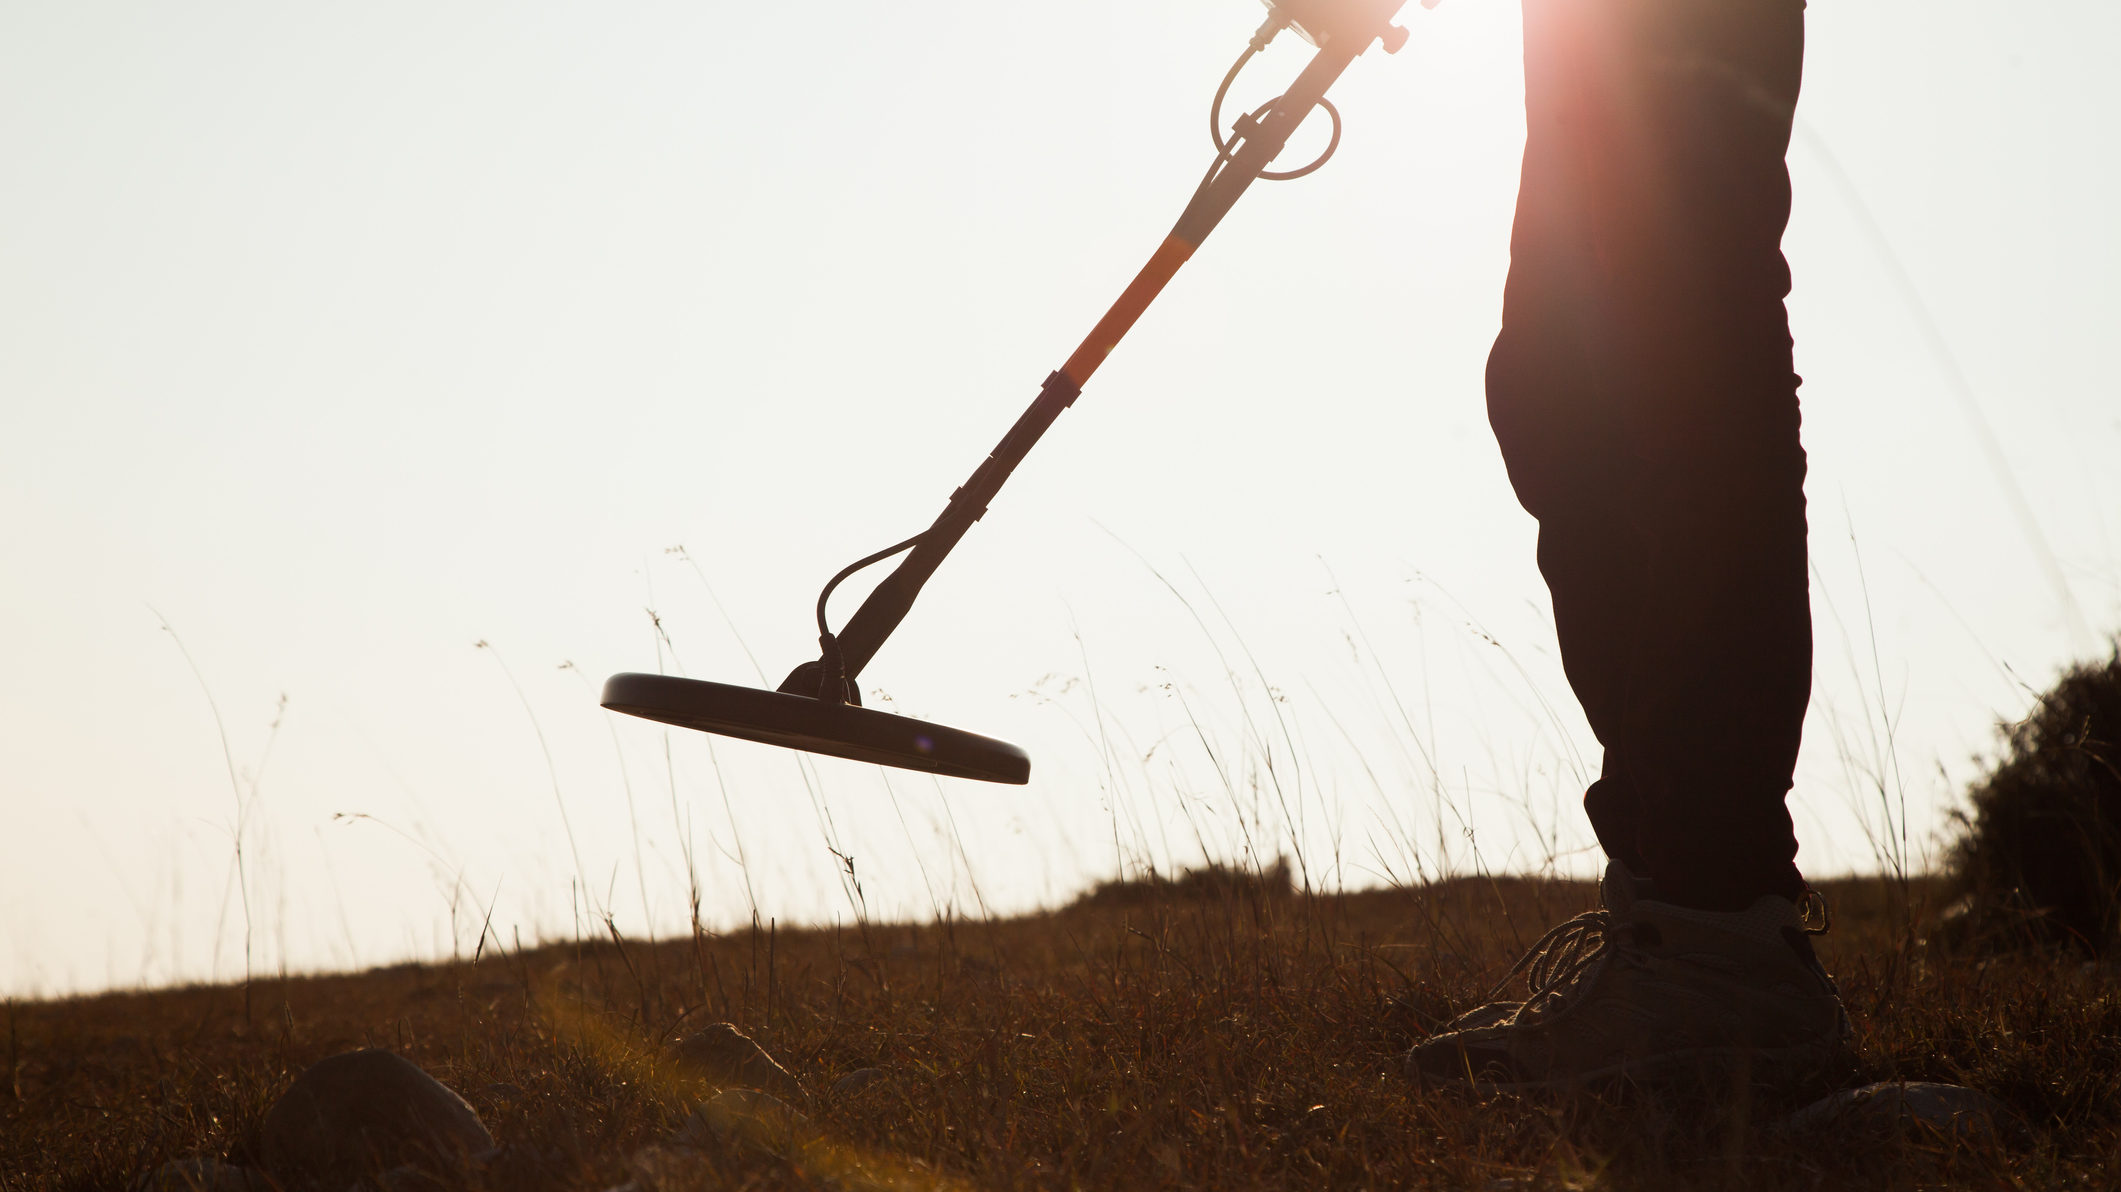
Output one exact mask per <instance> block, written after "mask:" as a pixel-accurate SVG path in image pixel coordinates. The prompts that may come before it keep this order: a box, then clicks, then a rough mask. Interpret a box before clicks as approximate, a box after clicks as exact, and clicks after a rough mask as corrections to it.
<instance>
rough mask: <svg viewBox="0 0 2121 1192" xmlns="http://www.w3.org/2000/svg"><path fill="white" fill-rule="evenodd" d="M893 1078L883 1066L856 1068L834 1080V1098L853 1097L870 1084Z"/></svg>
mask: <svg viewBox="0 0 2121 1192" xmlns="http://www.w3.org/2000/svg"><path fill="white" fill-rule="evenodd" d="M889 1079H891V1074H890V1073H889V1072H886V1071H884V1070H883V1069H882V1068H856V1069H855V1070H854V1071H852V1072H849V1073H847V1074H846V1075H845V1076H842V1077H840V1078H839V1079H838V1080H835V1081H833V1082H832V1096H833V1099H834V1100H843V1099H845V1098H847V1097H852V1096H854V1095H855V1094H856V1093H859V1092H861V1091H862V1090H863V1089H866V1088H868V1087H869V1086H870V1085H873V1084H877V1083H879V1082H880V1081H886V1080H889Z"/></svg>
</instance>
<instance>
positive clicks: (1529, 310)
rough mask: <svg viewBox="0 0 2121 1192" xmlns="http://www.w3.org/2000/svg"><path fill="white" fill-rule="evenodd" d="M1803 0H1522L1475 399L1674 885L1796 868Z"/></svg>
mask: <svg viewBox="0 0 2121 1192" xmlns="http://www.w3.org/2000/svg"><path fill="white" fill-rule="evenodd" d="M1803 8H1804V5H1803V2H1802V0H1524V40H1525V54H1524V57H1525V116H1526V125H1527V137H1526V141H1525V154H1524V174H1523V183H1522V189H1521V190H1520V192H1519V194H1518V199H1517V222H1516V225H1515V228H1514V230H1513V232H1512V235H1511V240H1510V276H1509V283H1508V287H1507V289H1506V290H1505V294H1504V300H1503V316H1502V334H1501V335H1500V336H1498V337H1497V339H1496V341H1495V348H1494V352H1493V353H1492V354H1491V355H1490V356H1489V358H1488V416H1489V420H1490V422H1492V423H1493V425H1494V428H1495V436H1496V438H1497V439H1498V440H1499V441H1500V442H1501V445H1502V451H1503V457H1504V460H1505V461H1506V462H1507V463H1508V465H1509V471H1510V481H1511V483H1512V484H1513V485H1514V486H1515V487H1516V490H1517V496H1518V499H1519V500H1520V501H1522V502H1523V504H1524V507H1525V508H1526V509H1528V510H1530V511H1531V513H1532V515H1533V516H1534V517H1537V518H1538V519H1539V568H1540V571H1541V572H1542V573H1544V574H1545V576H1546V579H1547V584H1548V586H1549V588H1550V589H1551V590H1552V593H1553V598H1554V619H1555V623H1556V628H1557V631H1558V632H1559V635H1560V638H1561V652H1562V661H1563V665H1564V667H1565V669H1566V670H1567V672H1568V676H1569V683H1570V685H1571V686H1573V687H1574V688H1575V690H1576V695H1577V698H1578V699H1580V700H1581V701H1582V703H1583V707H1584V711H1585V713H1586V714H1587V715H1588V716H1589V718H1590V722H1591V728H1592V730H1593V731H1595V732H1596V733H1597V734H1598V739H1599V741H1600V742H1601V743H1602V744H1603V745H1604V746H1605V765H1604V772H1603V774H1602V775H1601V776H1600V777H1599V779H1598V781H1597V782H1595V783H1593V784H1592V786H1591V789H1590V791H1589V793H1588V794H1586V795H1585V796H1584V806H1585V808H1586V810H1588V811H1589V813H1590V817H1591V823H1592V825H1593V827H1595V828H1596V830H1597V832H1598V839H1599V842H1600V843H1601V844H1603V845H1604V847H1605V850H1606V852H1607V853H1608V854H1610V855H1611V856H1612V857H1614V858H1615V859H1617V860H1620V861H1622V862H1624V863H1626V864H1627V865H1628V866H1629V867H1630V868H1632V869H1634V870H1636V871H1637V872H1638V873H1643V874H1647V875H1648V876H1649V877H1650V878H1652V879H1653V880H1654V882H1655V883H1656V887H1657V891H1658V895H1659V897H1661V898H1665V899H1668V900H1671V901H1675V902H1679V903H1682V904H1686V905H1692V906H1697V907H1703V908H1708V909H1715V910H1736V909H1740V908H1742V907H1744V906H1746V905H1747V904H1749V903H1750V902H1751V900H1752V899H1754V898H1757V897H1759V896H1760V895H1763V894H1781V895H1786V896H1790V897H1796V896H1798V895H1799V894H1801V893H1802V892H1803V890H1804V883H1803V879H1802V878H1801V877H1800V876H1799V875H1798V872H1797V868H1796V865H1795V857H1796V853H1797V840H1796V836H1795V834H1794V833H1793V832H1792V830H1791V825H1790V816H1789V812H1788V810H1787V809H1786V808H1785V807H1784V805H1783V799H1784V796H1785V795H1787V794H1788V792H1789V788H1790V782H1791V774H1792V771H1793V770H1794V768H1795V766H1796V761H1797V742H1798V736H1799V733H1800V731H1801V729H1802V725H1803V720H1804V708H1805V703H1806V701H1807V700H1808V699H1809V698H1810V692H1811V665H1812V630H1811V609H1810V604H1809V599H1808V596H1807V592H1806V576H1805V567H1806V561H1805V520H1804V488H1803V485H1804V470H1805V461H1804V450H1803V448H1802V447H1800V446H1799V445H1798V433H1797V432H1798V413H1797V384H1798V378H1797V376H1796V374H1795V372H1794V371H1793V370H1792V366H1791V356H1790V334H1789V320H1788V317H1787V315H1786V314H1785V313H1784V310H1783V306H1782V299H1783V296H1784V295H1786V294H1787V293H1788V292H1789V287H1790V275H1789V267H1788V265H1787V264H1786V263H1785V262H1784V261H1783V258H1782V249H1781V240H1782V230H1783V226H1784V224H1786V223H1787V222H1788V220H1789V212H1790V185H1789V175H1788V173H1787V172H1786V171H1785V169H1784V167H1783V154H1784V152H1785V150H1786V149H1787V148H1788V146H1789V136H1790V122H1791V118H1792V113H1793V110H1794V108H1795V105H1796V102H1797V85H1798V76H1799V73H1800V69H1801V64H1802V60H1803V54H1804V16H1803Z"/></svg>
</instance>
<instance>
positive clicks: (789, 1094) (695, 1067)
mask: <svg viewBox="0 0 2121 1192" xmlns="http://www.w3.org/2000/svg"><path fill="white" fill-rule="evenodd" d="M669 1058H670V1062H671V1063H672V1064H673V1065H674V1066H675V1067H676V1068H677V1070H678V1071H679V1072H680V1073H682V1074H683V1075H685V1076H687V1077H690V1078H691V1079H694V1080H699V1081H704V1082H706V1083H708V1084H711V1085H713V1086H715V1087H716V1088H720V1089H730V1088H745V1089H758V1090H760V1091H761V1092H767V1093H772V1094H773V1095H774V1096H776V1097H783V1098H786V1099H788V1100H791V1101H800V1100H802V1099H804V1097H805V1096H806V1094H805V1093H804V1092H803V1086H802V1083H801V1082H800V1081H798V1080H796V1078H795V1077H793V1076H791V1075H789V1074H788V1069H786V1068H783V1067H781V1065H780V1064H779V1063H778V1062H776V1061H775V1060H774V1058H773V1057H772V1056H770V1055H767V1054H766V1050H765V1049H764V1048H762V1047H760V1046H759V1045H758V1044H757V1043H755V1042H753V1041H752V1039H751V1036H749V1035H746V1034H745V1033H744V1032H742V1031H740V1030H738V1029H736V1028H735V1027H734V1026H731V1025H730V1024H728V1023H726V1022H717V1023H715V1024H714V1025H713V1026H710V1027H707V1028H706V1029H705V1030H702V1031H700V1032H698V1033H697V1034H694V1035H690V1036H688V1037H687V1038H685V1039H684V1040H682V1041H680V1042H678V1043H677V1044H675V1045H673V1046H672V1047H671V1049H670V1052H669Z"/></svg>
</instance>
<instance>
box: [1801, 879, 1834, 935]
mask: <svg viewBox="0 0 2121 1192" xmlns="http://www.w3.org/2000/svg"><path fill="white" fill-rule="evenodd" d="M1797 918H1798V920H1799V922H1801V923H1802V924H1803V925H1804V934H1806V935H1825V934H1826V933H1827V932H1829V931H1832V930H1833V929H1834V908H1833V907H1832V906H1831V905H1830V904H1828V902H1827V900H1826V895H1824V894H1821V893H1820V892H1819V891H1817V890H1815V889H1813V888H1812V887H1810V886H1806V887H1805V888H1804V897H1802V898H1800V899H1798V900H1797Z"/></svg>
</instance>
